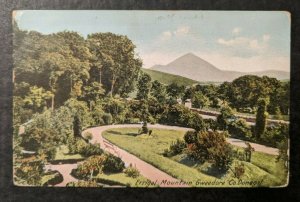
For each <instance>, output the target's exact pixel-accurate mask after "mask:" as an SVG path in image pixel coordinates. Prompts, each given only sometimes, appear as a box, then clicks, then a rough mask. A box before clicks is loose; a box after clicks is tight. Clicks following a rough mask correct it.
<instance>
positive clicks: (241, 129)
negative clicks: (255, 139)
mask: <svg viewBox="0 0 300 202" xmlns="http://www.w3.org/2000/svg"><path fill="white" fill-rule="evenodd" d="M228 132H229V133H230V134H231V135H232V136H235V137H239V138H242V139H245V138H250V137H251V128H250V126H249V125H248V124H247V122H246V121H245V119H237V120H235V121H233V122H231V123H230V124H229V125H228Z"/></svg>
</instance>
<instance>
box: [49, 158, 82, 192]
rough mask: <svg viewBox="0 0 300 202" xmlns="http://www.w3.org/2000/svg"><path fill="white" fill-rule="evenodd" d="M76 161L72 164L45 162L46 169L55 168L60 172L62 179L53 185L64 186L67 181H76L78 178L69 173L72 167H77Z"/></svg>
mask: <svg viewBox="0 0 300 202" xmlns="http://www.w3.org/2000/svg"><path fill="white" fill-rule="evenodd" d="M77 165H78V164H77V163H72V164H57V165H54V164H47V165H45V168H46V170H57V171H58V172H60V174H62V176H63V181H62V182H61V183H59V184H56V185H55V187H65V186H66V185H67V184H68V183H69V182H76V181H78V179H76V178H74V177H73V176H72V175H71V172H72V170H73V169H75V168H77Z"/></svg>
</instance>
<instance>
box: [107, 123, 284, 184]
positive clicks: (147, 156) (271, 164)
mask: <svg viewBox="0 0 300 202" xmlns="http://www.w3.org/2000/svg"><path fill="white" fill-rule="evenodd" d="M137 131H138V129H137V128H121V129H111V130H108V131H105V132H104V133H103V137H104V138H106V139H107V140H109V141H111V142H112V143H114V144H116V145H118V146H119V147H121V148H123V149H125V150H127V151H128V152H130V153H132V154H134V155H135V156H138V157H139V158H141V159H142V160H144V161H146V162H148V163H150V164H152V165H153V166H155V167H157V168H159V169H160V170H162V171H164V172H166V173H168V174H169V175H171V176H173V177H175V178H177V179H181V180H183V181H186V182H193V186H205V187H206V186H246V187H249V186H257V185H255V184H254V185H253V184H249V183H251V182H253V183H260V184H259V186H280V185H284V184H285V182H284V179H285V178H286V177H285V172H283V167H282V165H281V164H279V163H276V162H275V159H276V156H272V155H267V154H263V153H259V152H254V153H253V158H252V163H248V162H243V164H244V167H245V174H244V175H243V176H242V178H241V180H238V179H237V178H234V177H233V173H232V172H231V171H228V172H227V173H225V174H222V175H220V174H216V173H214V172H212V171H211V169H209V165H208V164H207V163H206V164H202V165H198V164H197V163H194V162H191V161H190V160H188V159H187V158H186V156H185V155H184V154H181V155H177V156H174V157H171V158H167V157H164V156H163V155H162V153H163V151H164V150H165V149H167V148H168V147H169V145H170V144H171V143H172V142H174V141H176V139H177V138H179V139H182V138H183V136H184V133H185V132H184V131H176V130H165V129H153V132H152V135H151V136H148V135H138V136H136V134H137ZM238 163H240V162H239V161H237V160H236V161H235V162H234V163H233V165H232V169H233V168H234V166H235V165H236V164H238ZM212 182H214V183H212ZM217 182H219V183H217ZM222 183H224V184H222Z"/></svg>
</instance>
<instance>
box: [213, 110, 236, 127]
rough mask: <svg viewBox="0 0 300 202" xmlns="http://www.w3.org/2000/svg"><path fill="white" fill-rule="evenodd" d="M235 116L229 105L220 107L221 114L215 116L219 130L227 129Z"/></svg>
mask: <svg viewBox="0 0 300 202" xmlns="http://www.w3.org/2000/svg"><path fill="white" fill-rule="evenodd" d="M234 119H235V116H234V113H233V110H232V109H231V108H230V107H229V106H224V107H222V108H221V114H220V115H218V117H217V124H218V126H219V128H220V129H221V130H227V128H228V125H229V124H230V122H232V121H234Z"/></svg>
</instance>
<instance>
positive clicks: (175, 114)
mask: <svg viewBox="0 0 300 202" xmlns="http://www.w3.org/2000/svg"><path fill="white" fill-rule="evenodd" d="M160 122H161V123H163V124H170V125H177V126H183V127H190V128H193V129H195V130H197V131H200V130H205V129H206V125H205V123H204V121H203V119H202V117H201V116H200V115H199V114H198V113H197V112H193V111H190V110H189V109H188V108H186V107H185V106H183V105H179V104H177V105H172V106H169V108H168V109H167V110H166V111H165V112H164V113H163V114H162V117H161V119H160Z"/></svg>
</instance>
